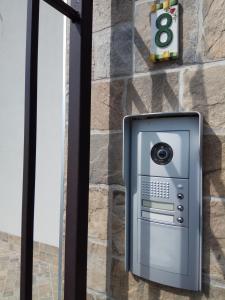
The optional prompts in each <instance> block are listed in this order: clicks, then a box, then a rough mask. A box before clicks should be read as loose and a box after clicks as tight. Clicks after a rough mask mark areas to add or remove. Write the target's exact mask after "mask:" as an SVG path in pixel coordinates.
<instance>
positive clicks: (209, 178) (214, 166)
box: [203, 135, 225, 197]
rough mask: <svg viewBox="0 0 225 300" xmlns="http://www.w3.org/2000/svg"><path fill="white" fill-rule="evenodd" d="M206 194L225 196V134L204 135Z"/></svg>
mask: <svg viewBox="0 0 225 300" xmlns="http://www.w3.org/2000/svg"><path fill="white" fill-rule="evenodd" d="M203 154H204V159H203V171H204V195H206V196H209V195H210V196H216V197H225V136H216V135H208V136H204V143H203Z"/></svg>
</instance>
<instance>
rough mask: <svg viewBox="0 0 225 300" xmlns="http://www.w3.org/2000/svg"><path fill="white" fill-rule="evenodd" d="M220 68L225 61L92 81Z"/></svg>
mask: <svg viewBox="0 0 225 300" xmlns="http://www.w3.org/2000/svg"><path fill="white" fill-rule="evenodd" d="M218 66H225V60H224V59H221V60H217V61H210V62H207V61H206V62H202V63H198V64H192V65H185V66H179V67H176V68H168V69H160V70H153V71H149V72H143V73H134V74H130V75H124V76H115V77H105V78H96V79H92V83H93V84H97V83H99V82H111V81H115V80H125V79H132V78H141V77H145V76H151V75H160V74H165V73H166V74H169V73H176V72H179V71H181V70H184V71H185V70H189V71H196V70H199V69H202V70H205V69H209V68H213V67H218Z"/></svg>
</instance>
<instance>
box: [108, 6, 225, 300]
mask: <svg viewBox="0 0 225 300" xmlns="http://www.w3.org/2000/svg"><path fill="white" fill-rule="evenodd" d="M111 1H112V2H111V7H112V11H111V23H112V24H115V23H117V24H116V26H113V27H112V33H111V44H110V48H111V49H110V50H111V51H110V76H112V77H116V76H121V77H122V76H123V75H129V79H126V80H127V82H126V84H127V85H126V86H127V92H125V94H126V98H125V102H124V106H125V109H124V113H125V114H132V113H147V112H159V111H166V110H170V111H178V110H179V109H180V104H179V99H178V95H179V80H178V78H177V91H176V92H175V90H174V88H173V87H172V86H171V83H170V80H168V73H165V72H163V68H173V67H174V66H177V62H176V63H174V62H171V63H169V62H168V63H163V64H161V65H160V64H157V65H155V66H149V67H150V69H152V70H161V72H160V74H159V73H157V74H155V75H149V77H148V75H146V76H145V78H144V77H139V78H138V79H137V78H135V79H134V78H132V74H133V73H134V72H135V70H133V68H134V65H135V64H134V61H133V59H134V53H133V47H131V42H132V37H131V35H130V31H128V33H127V39H126V43H125V45H124V43H123V42H124V41H123V40H121V39H120V35H119V32H118V31H119V30H121V28H122V30H123V29H124V27H123V24H121V27H120V26H119V24H118V18H117V14H118V9H119V5H120V3H121V2H120V0H111ZM126 2H127V5H128V7H127V9H129V10H130V12H131V13H132V12H133V7H134V1H132V0H126ZM182 24H183V11H182V8H181V20H180V25H181V28H180V41H181V45H180V50H181V57H182V53H183V48H182V41H183V28H182ZM134 35H135V38H134V42H135V45H136V47H137V48H138V50H139V49H140V51H139V54H141V55H142V56H143V58H144V59H145V58H146V53H147V55H148V54H149V49H148V46H147V45H146V44H145V43H144V41H143V40H142V38H141V36H140V35H139V33H138V32H137V30H136V29H135V28H134ZM129 39H130V44H129ZM120 43H121V45H122V47H123V46H124V47H127V48H128V51H126V53H127V55H128V57H125V56H121V53H120V50H119V48H120V47H121V45H120ZM178 64H183V62H182V59H181V60H180V61H179V62H178ZM118 65H119V66H118ZM147 77H148V78H147ZM146 78H147V79H146ZM199 78H201V81H199ZM137 80H139V83H140V85H141V84H143V85H145V86H143V87H142V89H146V86H147V85H149V90H148V89H147V92H148V93H149V94H148V95H146V94H145V93H144V92H143V93H141V92H140V90H139V89H138V88H137V84H135V82H136V81H137ZM145 80H146V82H145ZM141 82H142V83H141ZM199 83H200V84H199ZM196 84H197V88H196ZM189 90H190V94H191V97H192V103H191V110H197V111H200V112H203V114H204V117H205V120H208V115H209V111H208V107H209V106H208V104H207V95H206V91H205V82H204V72H203V70H202V69H201V68H199V69H197V70H196V72H195V74H194V76H193V77H192V79H191V81H190V86H189ZM141 91H142V90H141ZM196 91H197V93H196ZM114 93H115V87H114V86H113V83H112V82H111V86H110V103H109V107H110V113H109V128H113V124H114V123H115V120H114V114H115V110H114V109H113V106H114V103H113V99H115V97H114ZM199 95H200V96H201V97H200V99H204V100H203V101H205V102H204V103H203V101H201V102H199ZM205 126H207V127H209V125H208V124H206V123H205ZM115 134H121V132H116V133H115ZM113 135H114V133H111V134H109V149H112V148H113V146H114V139H113ZM210 136H211V143H212V146H211V147H209V146H208V145H207V144H206V143H207V141H206V139H207V137H206V136H205V137H204V145H206V146H207V147H206V148H207V151H205V155H204V162H205V163H206V162H207V160H208V158H209V157H213V155H214V151H216V153H217V155H216V159H217V162H216V167H215V169H213V170H211V172H215V171H216V170H217V171H218V170H220V169H221V164H222V145H221V141H220V139H219V138H218V137H217V136H216V134H214V132H213V131H212V130H211V133H210ZM204 148H205V147H204ZM118 155H120V154H118ZM114 159H115V156H114V155H112V151H109V152H108V167H109V169H112V166H113V165H114ZM210 161H211V160H210ZM121 168H122V166H121ZM115 171H117V170H115ZM209 172H210V171H209ZM204 174H205V172H204ZM205 175H206V174H205ZM209 176H210V175H209ZM204 177H205V179H204V194H205V195H210V183H209V181H208V179H207V178H206V176H204ZM218 177H219V176H217V177H214V176H210V179H209V180H210V181H211V184H212V185H213V186H214V188H215V189H216V190H217V189H218V194H219V195H221V192H222V196H223V197H225V184H224V183H223V182H222V180H218ZM214 178H216V179H214ZM110 184H114V182H111V183H110ZM116 184H117V182H116ZM221 187H222V190H221ZM109 193H110V195H109V199H110V201H117V200H116V198H115V197H114V196H115V195H113V197H112V193H111V191H110V192H109ZM204 202H205V203H204V220H205V222H204V224H205V225H204V241H203V242H204V245H203V248H204V252H203V254H204V255H203V272H204V276H203V277H204V278H203V282H204V284H203V292H202V293H194V292H189V291H183V290H179V289H174V288H170V287H166V286H162V285H159V284H155V283H150V282H147V281H145V280H142V279H140V278H137V277H135V276H133V275H132V274H129V273H126V272H125V271H124V263H123V259H124V257H123V255H122V256H118V257H115V256H114V257H112V252H113V250H112V248H113V241H112V240H110V241H109V244H108V250H107V270H108V271H107V272H108V274H107V284H106V285H107V295H108V296H110V297H112V298H113V299H116V300H127V299H143V300H145V299H146V300H147V299H149V300H159V299H161V296H162V295H168V296H166V297H168V299H169V297H170V296H171V297H172V298H171V299H182V296H184V297H185V299H187V298H188V299H190V300H192V299H195V300H197V299H198V300H200V299H211V293H210V286H209V275H207V274H210V251H212V252H213V254H214V256H215V257H216V259H217V263H218V265H219V266H220V272H221V273H222V275H223V278H224V279H225V263H224V262H225V256H224V253H223V251H222V248H221V246H220V244H219V242H218V240H217V238H216V237H215V236H214V234H213V232H212V230H211V227H210V221H211V220H210V216H211V214H210V202H209V201H208V200H205V201H204ZM121 203H122V205H124V203H123V202H122V200H121V199H120V204H121ZM111 204H112V203H111ZM223 204H224V206H225V203H223ZM112 206H113V205H109V208H110V209H111V207H112ZM224 209H225V207H224ZM123 211H124V210H123ZM108 215H110V212H109V214H108ZM111 221H112V222H111ZM117 221H118V218H109V221H108V236H109V237H110V238H111V237H112V228H114V227H116V226H117V224H115V222H117ZM113 222H114V223H113ZM123 225H124V224H123ZM122 239H123V238H121V241H120V243H123V242H124V241H123V240H122ZM221 262H223V263H221ZM173 295H174V297H173Z"/></svg>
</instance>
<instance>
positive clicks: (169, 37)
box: [155, 13, 173, 48]
mask: <svg viewBox="0 0 225 300" xmlns="http://www.w3.org/2000/svg"><path fill="white" fill-rule="evenodd" d="M163 19H166V20H167V22H166V24H165V25H162V20H163ZM172 22H173V19H172V17H171V15H170V14H167V13H164V14H161V15H160V16H159V17H158V19H157V20H156V27H157V28H158V29H159V30H158V31H157V33H156V36H155V43H156V46H158V47H160V48H164V47H167V46H169V44H170V43H171V42H172V40H173V32H172V30H171V29H170V26H171V25H172ZM162 33H166V34H167V39H166V41H165V42H161V40H160V38H161V35H162Z"/></svg>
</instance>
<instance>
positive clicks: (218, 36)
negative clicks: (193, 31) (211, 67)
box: [203, 0, 225, 59]
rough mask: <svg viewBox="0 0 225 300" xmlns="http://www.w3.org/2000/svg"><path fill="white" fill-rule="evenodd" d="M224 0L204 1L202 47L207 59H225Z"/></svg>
mask: <svg viewBox="0 0 225 300" xmlns="http://www.w3.org/2000/svg"><path fill="white" fill-rule="evenodd" d="M224 10H225V1H224V0H217V1H214V0H204V5H203V28H204V36H203V45H204V52H205V53H204V54H205V56H206V58H207V59H222V58H225V47H224V44H225V22H224Z"/></svg>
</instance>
